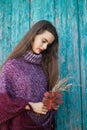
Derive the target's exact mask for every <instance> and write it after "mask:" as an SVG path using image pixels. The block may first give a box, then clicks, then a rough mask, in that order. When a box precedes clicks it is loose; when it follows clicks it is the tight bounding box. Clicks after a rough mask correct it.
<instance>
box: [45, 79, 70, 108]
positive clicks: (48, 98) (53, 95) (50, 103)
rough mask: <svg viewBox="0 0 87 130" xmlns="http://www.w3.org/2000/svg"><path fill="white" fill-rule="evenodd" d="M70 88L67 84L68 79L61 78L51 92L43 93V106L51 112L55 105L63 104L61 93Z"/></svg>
mask: <svg viewBox="0 0 87 130" xmlns="http://www.w3.org/2000/svg"><path fill="white" fill-rule="evenodd" d="M70 86H72V84H69V83H68V78H63V79H61V80H58V81H57V83H56V84H55V86H54V87H53V89H52V91H49V92H45V93H44V98H43V104H44V105H45V106H46V107H47V109H48V110H51V109H53V108H55V107H56V106H57V105H61V104H62V103H63V100H62V96H63V94H62V93H61V92H62V91H66V90H67V89H68V88H69V87H70Z"/></svg>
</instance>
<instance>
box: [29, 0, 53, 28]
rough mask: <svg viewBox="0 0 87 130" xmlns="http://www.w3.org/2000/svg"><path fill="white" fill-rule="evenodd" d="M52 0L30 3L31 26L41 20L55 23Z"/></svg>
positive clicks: (33, 0) (34, 0)
mask: <svg viewBox="0 0 87 130" xmlns="http://www.w3.org/2000/svg"><path fill="white" fill-rule="evenodd" d="M54 5H55V4H54V0H51V1H50V0H45V1H44V2H43V0H38V1H37V0H32V1H31V26H32V25H33V24H34V23H35V22H37V21H39V20H42V19H45V20H49V21H51V22H52V23H53V24H54V23H55V11H54V10H55V7H54Z"/></svg>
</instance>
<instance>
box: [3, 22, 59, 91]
mask: <svg viewBox="0 0 87 130" xmlns="http://www.w3.org/2000/svg"><path fill="white" fill-rule="evenodd" d="M46 30H47V31H49V32H51V33H52V34H53V35H54V37H55V40H54V41H53V43H52V44H51V45H50V46H49V47H48V48H47V49H46V50H45V51H44V52H43V53H42V55H43V56H42V57H43V60H42V66H43V70H44V71H45V73H46V75H47V77H48V83H49V89H50V90H51V89H52V87H53V86H54V85H55V83H56V81H57V79H58V35H57V32H56V29H55V27H54V26H53V25H52V24H51V22H49V21H47V20H41V21H39V22H37V23H36V24H34V25H33V27H32V28H31V29H30V30H29V31H28V32H27V34H26V35H25V36H24V37H23V39H22V40H21V41H20V42H19V44H18V45H17V46H16V47H15V48H14V50H13V51H12V52H11V53H10V55H9V56H8V57H7V59H6V61H5V62H4V64H5V63H6V62H7V61H8V60H9V59H13V58H19V57H21V56H22V55H24V54H25V53H26V51H28V50H31V47H32V46H31V45H32V43H33V42H34V38H35V36H36V35H38V34H41V33H43V32H44V31H46ZM2 67H3V65H2Z"/></svg>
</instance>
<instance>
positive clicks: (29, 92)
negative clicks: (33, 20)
mask: <svg viewBox="0 0 87 130" xmlns="http://www.w3.org/2000/svg"><path fill="white" fill-rule="evenodd" d="M41 60H42V55H41V54H40V55H36V54H33V53H31V52H27V53H26V54H25V55H24V56H22V57H21V58H18V59H12V60H9V61H8V62H7V63H6V64H5V65H4V67H3V69H2V73H1V75H0V96H1V95H2V94H4V93H5V94H6V96H7V95H8V100H10V99H11V100H10V101H9V103H8V104H6V105H7V106H2V107H8V105H9V109H6V110H5V113H3V108H2V109H1V110H0V112H1V113H0V115H1V114H3V116H2V118H0V122H2V123H3V122H4V123H5V121H8V120H9V119H11V118H13V119H12V121H13V123H12V124H13V126H11V127H12V130H13V129H16V130H23V129H25V130H27V129H29V130H33V129H38V130H39V129H41V130H42V127H41V126H43V128H45V130H48V129H47V127H48V125H49V124H50V122H51V120H52V117H53V115H54V112H51V111H50V112H48V113H47V114H46V115H40V116H38V115H37V114H36V113H35V112H33V111H26V110H25V109H24V108H25V106H26V104H28V102H41V101H42V99H43V96H44V92H45V91H46V90H47V79H46V75H45V74H44V72H43V69H42V65H41ZM6 99H7V98H6ZM14 99H15V100H16V101H14ZM20 99H21V100H20ZM4 101H5V99H4V100H3V101H2V102H4ZM19 101H20V103H19ZM2 102H0V106H1V105H2V104H1V103H2ZM10 102H11V103H10ZM17 102H18V103H17ZM12 103H13V108H12V107H10V105H11V104H12ZM15 106H16V107H15ZM12 109H13V113H12V112H11V111H12ZM8 110H9V113H8ZM6 112H7V113H6ZM5 115H6V117H5ZM15 115H18V116H17V117H16V118H15ZM29 119H31V120H32V121H33V123H32V122H28V120H29ZM20 122H21V123H22V124H20ZM6 130H7V129H6Z"/></svg>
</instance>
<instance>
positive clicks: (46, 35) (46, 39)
mask: <svg viewBox="0 0 87 130" xmlns="http://www.w3.org/2000/svg"><path fill="white" fill-rule="evenodd" d="M54 39H55V37H54V36H53V34H52V33H50V32H49V31H44V32H43V33H42V34H38V35H36V36H35V39H34V42H33V44H32V51H33V52H34V53H36V54H40V53H41V52H42V51H44V50H46V49H47V47H48V46H49V45H51V44H52V42H53V41H54Z"/></svg>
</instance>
